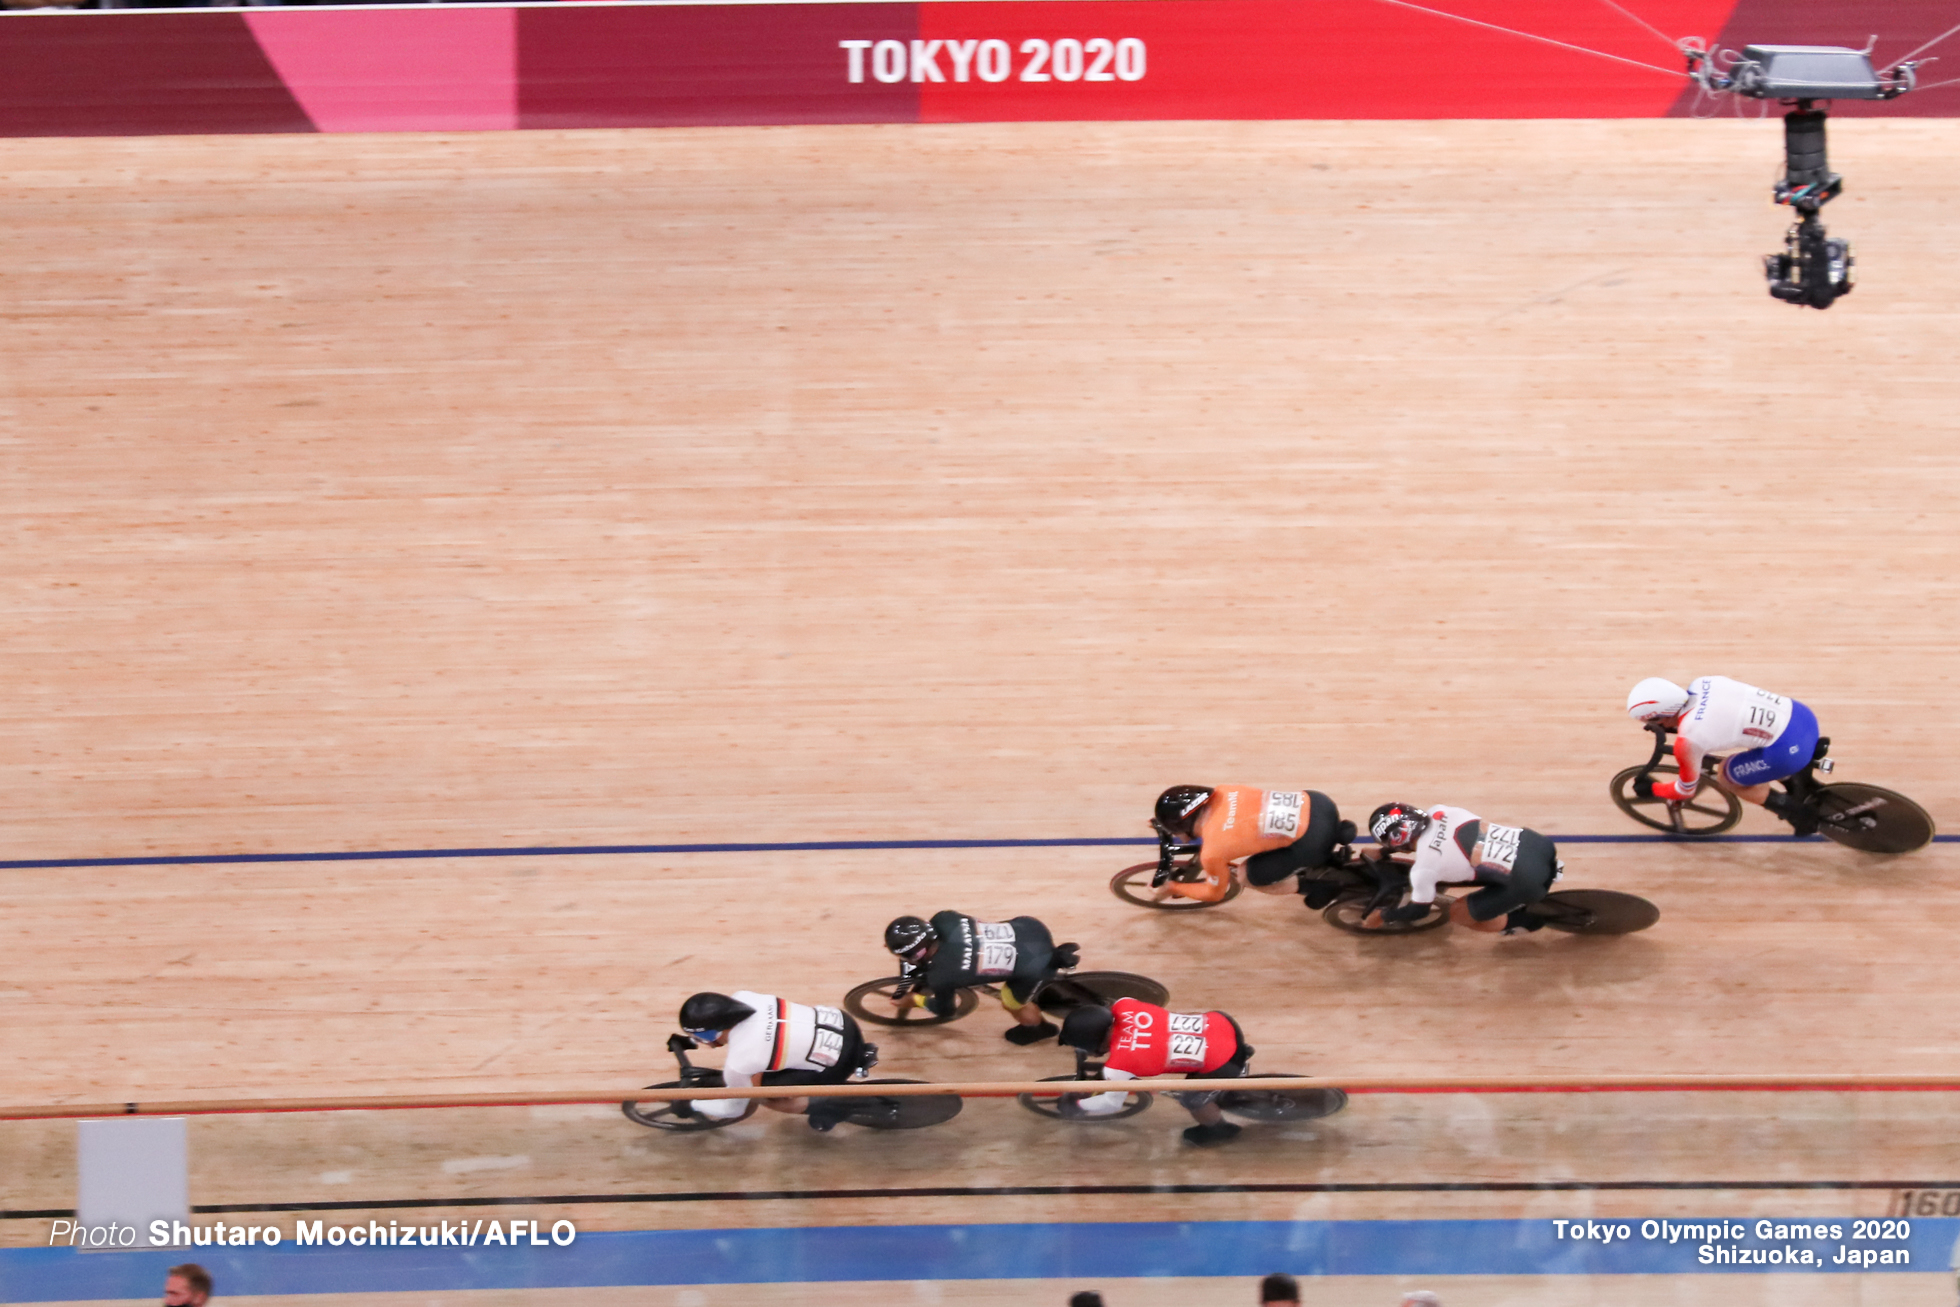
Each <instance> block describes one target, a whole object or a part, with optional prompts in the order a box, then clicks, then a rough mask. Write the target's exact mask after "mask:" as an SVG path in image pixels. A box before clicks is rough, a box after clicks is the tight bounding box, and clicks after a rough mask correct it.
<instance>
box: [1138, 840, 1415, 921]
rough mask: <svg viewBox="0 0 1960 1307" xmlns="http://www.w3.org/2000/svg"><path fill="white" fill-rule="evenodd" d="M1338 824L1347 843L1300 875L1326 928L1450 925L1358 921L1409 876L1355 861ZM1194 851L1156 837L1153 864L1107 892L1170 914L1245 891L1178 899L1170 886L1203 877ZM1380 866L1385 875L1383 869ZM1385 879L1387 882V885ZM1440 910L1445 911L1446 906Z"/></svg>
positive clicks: (1234, 887) (1235, 884)
mask: <svg viewBox="0 0 1960 1307" xmlns="http://www.w3.org/2000/svg"><path fill="white" fill-rule="evenodd" d="M1341 825H1342V826H1343V827H1344V828H1345V829H1344V830H1343V831H1342V834H1343V835H1344V836H1345V838H1344V839H1343V840H1342V841H1341V843H1339V844H1336V845H1335V846H1334V849H1333V852H1332V853H1330V854H1329V855H1328V858H1327V862H1326V864H1325V865H1324V866H1321V867H1318V868H1313V869H1310V870H1305V871H1302V872H1300V873H1299V883H1300V892H1301V897H1302V898H1303V899H1304V900H1306V901H1307V902H1308V903H1309V905H1310V906H1320V904H1322V903H1324V904H1325V906H1324V907H1322V908H1321V918H1322V919H1323V920H1324V921H1326V922H1327V924H1328V925H1330V926H1334V927H1336V928H1338V929H1340V930H1346V931H1352V932H1354V933H1356V934H1364V935H1407V934H1412V933H1415V932H1417V931H1423V930H1434V929H1435V928H1436V927H1438V926H1441V925H1442V924H1444V922H1446V921H1447V920H1448V917H1447V916H1446V915H1442V914H1431V916H1430V917H1428V918H1426V919H1424V920H1422V921H1417V922H1390V923H1389V924H1387V925H1385V926H1379V927H1370V926H1365V925H1363V924H1362V920H1363V918H1365V917H1366V916H1367V915H1368V913H1369V912H1370V911H1372V910H1373V909H1374V908H1376V907H1379V906H1382V904H1384V903H1388V902H1393V901H1395V898H1394V896H1395V895H1397V894H1399V893H1400V892H1401V891H1402V890H1404V889H1406V888H1408V880H1407V875H1406V873H1404V872H1402V871H1401V869H1400V868H1397V867H1395V865H1394V864H1392V863H1391V864H1378V863H1374V862H1370V861H1368V860H1367V859H1364V858H1362V857H1360V856H1358V855H1357V854H1356V853H1355V851H1354V848H1353V845H1352V843H1351V841H1352V840H1353V839H1354V836H1355V828H1354V824H1353V823H1352V822H1342V823H1341ZM1198 849H1199V846H1198V845H1196V844H1177V843H1174V842H1172V841H1171V840H1170V839H1169V838H1168V837H1163V838H1160V841H1159V844H1158V857H1157V861H1155V862H1139V863H1137V864H1136V865H1135V866H1133V867H1125V868H1123V870H1121V871H1119V872H1117V873H1116V874H1115V875H1114V876H1112V877H1110V880H1109V890H1110V893H1112V894H1114V895H1115V896H1116V897H1117V898H1119V899H1121V900H1123V901H1124V902H1125V903H1129V904H1134V905H1135V906H1137V907H1140V908H1156V909H1160V910H1162V911H1168V912H1191V911H1195V910H1197V909H1200V908H1215V907H1217V906H1218V905H1219V904H1220V903H1229V902H1230V901H1231V900H1233V899H1235V898H1237V897H1238V896H1239V894H1240V892H1241V891H1242V890H1243V889H1244V885H1243V882H1242V881H1241V879H1240V877H1239V876H1238V875H1237V874H1234V876H1233V877H1232V882H1231V884H1229V885H1227V886H1226V887H1225V894H1224V896H1223V897H1222V898H1219V899H1218V900H1216V901H1215V902H1206V901H1204V900H1202V899H1187V898H1182V897H1179V896H1177V895H1175V894H1173V893H1172V892H1170V890H1169V889H1168V888H1167V887H1168V886H1171V885H1176V884H1190V883H1192V882H1193V881H1196V880H1198V879H1200V878H1201V877H1202V875H1203V872H1202V870H1201V868H1200V867H1199V864H1198ZM1384 867H1386V868H1389V870H1387V871H1384V870H1382V868H1384ZM1384 876H1386V877H1387V880H1386V882H1385V881H1384ZM1398 878H1399V883H1398ZM1330 896H1331V899H1330ZM1444 906H1445V907H1447V906H1448V904H1447V902H1446V901H1445V903H1444Z"/></svg>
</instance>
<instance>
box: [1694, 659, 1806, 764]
mask: <svg viewBox="0 0 1960 1307" xmlns="http://www.w3.org/2000/svg"><path fill="white" fill-rule="evenodd" d="M1790 710H1791V703H1790V700H1788V699H1786V698H1784V697H1783V696H1782V695H1780V694H1771V693H1770V692H1769V691H1768V690H1759V689H1757V688H1756V687H1755V686H1753V685H1745V684H1743V683H1742V682H1741V681H1732V680H1730V679H1729V678H1728V677H1726V676H1698V677H1696V678H1695V680H1694V683H1693V684H1692V685H1690V686H1689V687H1688V706H1687V707H1686V708H1685V709H1683V710H1682V713H1681V727H1680V730H1681V737H1682V738H1683V739H1685V740H1687V741H1688V742H1689V743H1690V744H1691V745H1693V746H1694V747H1695V749H1696V750H1697V751H1698V752H1699V753H1701V754H1709V753H1723V754H1727V753H1735V752H1738V751H1740V750H1744V749H1760V748H1763V747H1765V746H1767V745H1771V744H1774V743H1776V741H1777V740H1778V739H1779V738H1781V737H1782V735H1783V732H1784V730H1785V729H1786V728H1788V726H1789V725H1790Z"/></svg>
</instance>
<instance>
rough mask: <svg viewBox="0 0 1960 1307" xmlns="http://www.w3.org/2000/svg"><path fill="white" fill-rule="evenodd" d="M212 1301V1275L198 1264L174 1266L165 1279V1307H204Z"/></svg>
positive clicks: (186, 1263)
mask: <svg viewBox="0 0 1960 1307" xmlns="http://www.w3.org/2000/svg"><path fill="white" fill-rule="evenodd" d="M210 1300H211V1273H210V1272H209V1271H207V1270H205V1269H204V1268H203V1267H202V1266H199V1265H198V1264H197V1263H196V1262H185V1263H184V1264H183V1265H182V1266H173V1267H171V1268H170V1269H169V1271H167V1272H165V1274H164V1277H163V1307H204V1304H205V1303H207V1302H209V1301H210Z"/></svg>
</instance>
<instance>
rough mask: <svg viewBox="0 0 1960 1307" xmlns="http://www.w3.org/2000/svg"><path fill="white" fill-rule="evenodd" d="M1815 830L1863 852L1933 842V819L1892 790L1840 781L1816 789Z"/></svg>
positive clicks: (1905, 850) (1905, 848) (1917, 846)
mask: <svg viewBox="0 0 1960 1307" xmlns="http://www.w3.org/2000/svg"><path fill="white" fill-rule="evenodd" d="M1813 802H1814V803H1815V804H1816V808H1817V818H1818V821H1817V833H1818V834H1819V835H1822V836H1824V837H1825V838H1826V839H1831V840H1835V841H1837V842H1838V843H1839V844H1842V845H1844V846H1846V847H1847V848H1853V849H1860V850H1862V851H1864V852H1866V853H1911V852H1912V851H1913V850H1914V849H1923V848H1925V847H1926V846H1927V845H1928V844H1930V843H1932V842H1933V819H1932V818H1931V817H1929V816H1927V815H1926V810H1925V809H1924V808H1922V807H1920V806H1919V805H1918V804H1916V803H1914V802H1913V801H1912V800H1911V799H1908V798H1907V797H1906V796H1905V795H1903V794H1900V793H1898V792H1896V791H1894V790H1885V789H1880V788H1879V787H1878V786H1876V785H1859V784H1856V783H1855V782H1849V781H1847V782H1841V783H1839V784H1837V785H1826V786H1824V787H1823V788H1822V789H1820V790H1819V791H1817V797H1816V798H1815V800H1813Z"/></svg>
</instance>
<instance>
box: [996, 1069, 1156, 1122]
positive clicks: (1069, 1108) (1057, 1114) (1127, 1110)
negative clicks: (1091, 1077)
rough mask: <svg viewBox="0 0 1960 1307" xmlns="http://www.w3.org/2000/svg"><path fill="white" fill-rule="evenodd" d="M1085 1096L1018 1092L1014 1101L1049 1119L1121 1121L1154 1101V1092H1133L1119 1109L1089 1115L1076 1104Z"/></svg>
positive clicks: (1062, 1078) (1066, 1077)
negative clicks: (1104, 1113) (1103, 1113)
mask: <svg viewBox="0 0 1960 1307" xmlns="http://www.w3.org/2000/svg"><path fill="white" fill-rule="evenodd" d="M1042 1079H1043V1080H1073V1079H1075V1077H1074V1076H1043V1077H1042ZM1110 1088H1111V1090H1114V1089H1115V1086H1114V1085H1111V1086H1110ZM1086 1097H1088V1095H1086V1094H1082V1093H1073V1094H1019V1095H1016V1097H1015V1100H1014V1101H1015V1102H1017V1103H1019V1104H1020V1105H1021V1106H1022V1107H1025V1108H1027V1109H1028V1111H1030V1112H1033V1113H1034V1114H1035V1115H1036V1116H1045V1117H1047V1118H1048V1119H1049V1120H1051V1121H1121V1120H1122V1119H1123V1118H1124V1117H1126V1116H1135V1115H1136V1114H1137V1113H1138V1112H1141V1111H1143V1110H1144V1109H1146V1108H1148V1107H1149V1106H1150V1105H1151V1104H1152V1103H1153V1102H1155V1101H1156V1096H1155V1095H1154V1094H1148V1093H1134V1094H1131V1095H1130V1097H1129V1099H1128V1100H1127V1101H1126V1102H1125V1103H1124V1104H1123V1106H1122V1107H1121V1108H1120V1109H1119V1110H1117V1111H1114V1112H1110V1113H1107V1114H1106V1115H1103V1116H1090V1115H1089V1114H1088V1113H1087V1112H1084V1111H1082V1110H1081V1109H1080V1108H1078V1107H1077V1106H1076V1102H1077V1100H1079V1099H1082V1098H1086Z"/></svg>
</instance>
